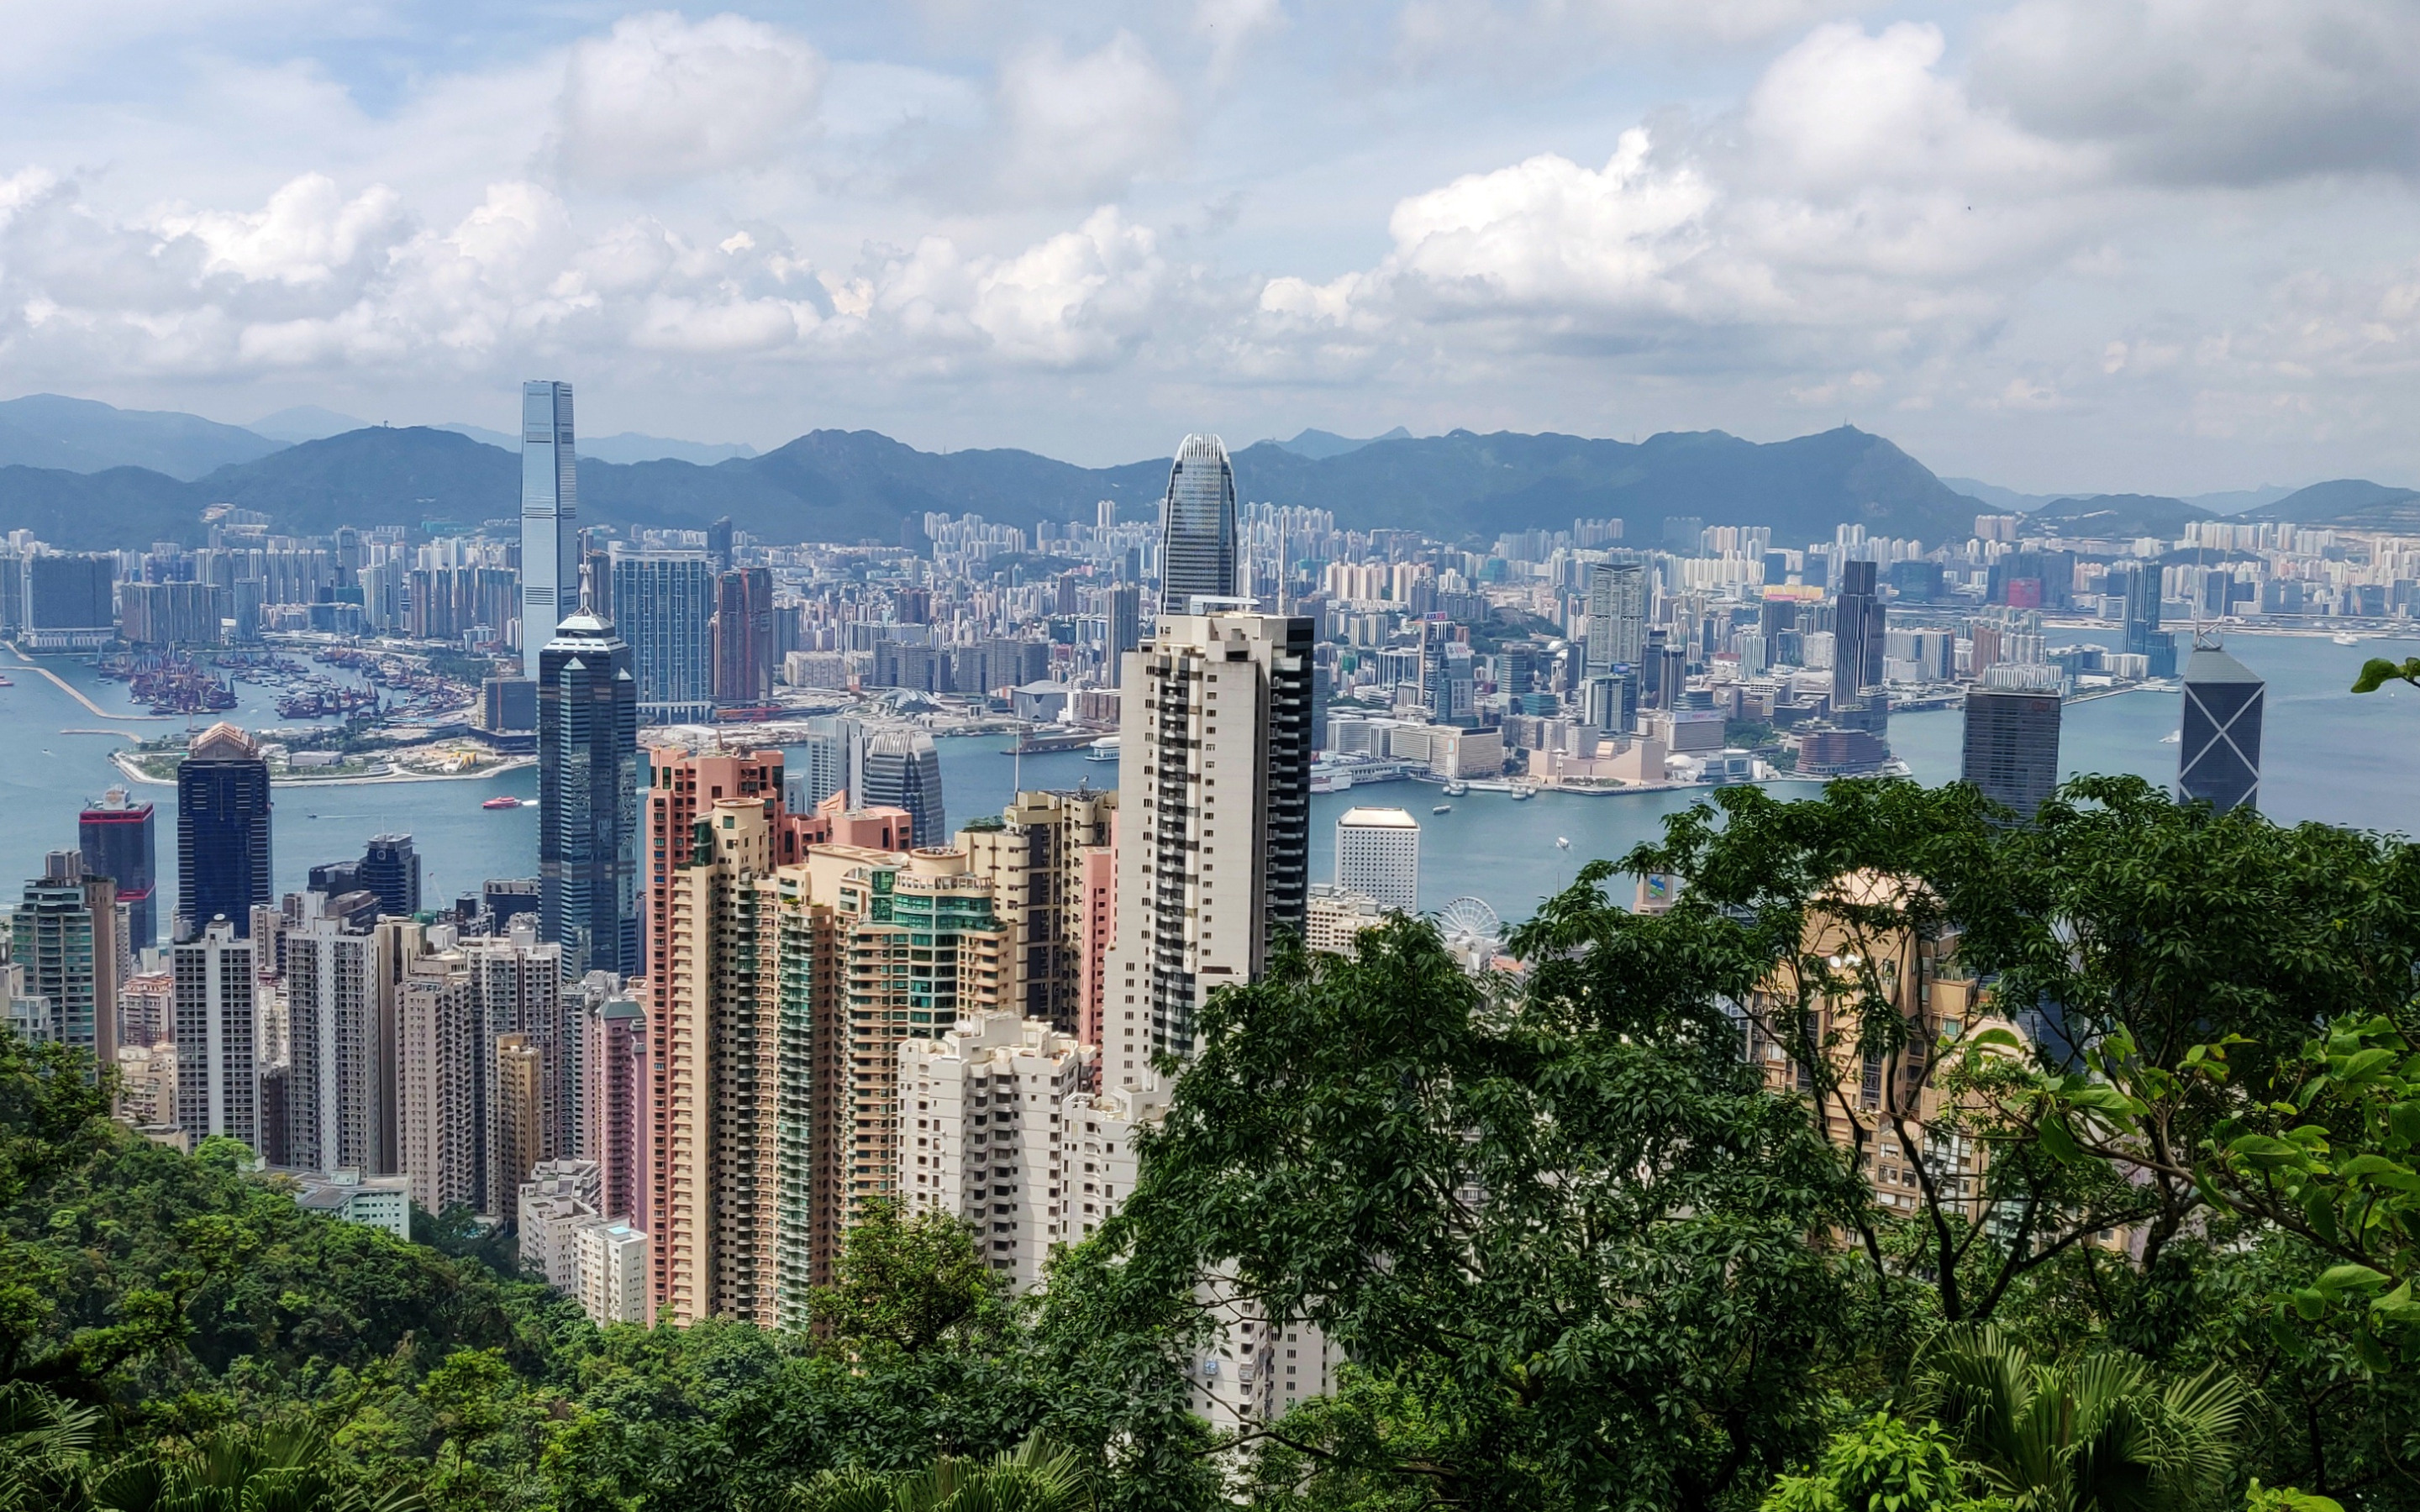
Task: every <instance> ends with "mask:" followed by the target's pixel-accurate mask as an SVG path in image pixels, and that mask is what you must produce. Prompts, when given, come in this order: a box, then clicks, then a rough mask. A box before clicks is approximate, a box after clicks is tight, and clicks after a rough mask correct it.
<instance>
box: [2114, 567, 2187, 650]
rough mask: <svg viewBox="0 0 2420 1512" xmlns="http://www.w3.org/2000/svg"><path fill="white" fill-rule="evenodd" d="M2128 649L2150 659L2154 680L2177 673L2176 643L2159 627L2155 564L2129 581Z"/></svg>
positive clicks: (2157, 586) (2157, 585) (2156, 568)
mask: <svg viewBox="0 0 2420 1512" xmlns="http://www.w3.org/2000/svg"><path fill="white" fill-rule="evenodd" d="M2126 650H2127V651H2128V652H2129V653H2130V654H2131V655H2133V656H2143V657H2146V658H2148V659H2149V662H2150V668H2149V674H2150V675H2151V676H2153V677H2174V676H2175V675H2176V674H2177V640H2176V637H2175V636H2174V635H2172V634H2170V633H2168V632H2167V631H2164V630H2163V629H2161V628H2160V569H2159V567H2158V566H2157V565H2155V564H2152V563H2145V564H2144V565H2142V566H2139V567H2136V568H2135V569H2134V570H2133V572H2132V573H2130V574H2128V575H2127V578H2126Z"/></svg>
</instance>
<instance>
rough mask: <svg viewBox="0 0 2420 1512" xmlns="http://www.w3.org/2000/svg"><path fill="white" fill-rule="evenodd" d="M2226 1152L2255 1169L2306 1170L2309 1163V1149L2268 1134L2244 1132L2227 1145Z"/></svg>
mask: <svg viewBox="0 0 2420 1512" xmlns="http://www.w3.org/2000/svg"><path fill="white" fill-rule="evenodd" d="M2226 1152H2227V1153H2228V1154H2230V1155H2232V1156H2234V1157H2235V1158H2236V1159H2237V1160H2240V1161H2242V1162H2243V1164H2245V1165H2249V1166H2251V1167H2252V1168H2253V1169H2255V1170H2261V1171H2281V1170H2286V1169H2288V1168H2293V1169H2300V1170H2308V1169H2309V1168H2310V1165H2311V1155H2310V1151H2309V1150H2307V1149H2304V1148H2303V1147H2302V1146H2301V1145H2297V1144H2289V1143H2288V1142H2287V1141H2286V1140H2283V1139H2279V1138H2276V1137H2274V1136H2273V1135H2270V1134H2245V1135H2244V1136H2243V1137H2242V1138H2241V1139H2238V1140H2236V1141H2235V1142H2233V1143H2232V1144H2230V1145H2228V1146H2227V1147H2226Z"/></svg>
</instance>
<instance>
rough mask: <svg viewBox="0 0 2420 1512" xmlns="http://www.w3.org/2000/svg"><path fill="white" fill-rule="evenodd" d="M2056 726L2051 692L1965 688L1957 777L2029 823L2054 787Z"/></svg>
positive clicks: (2054, 699) (2056, 701) (2056, 707)
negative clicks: (1962, 758) (1961, 755)
mask: <svg viewBox="0 0 2420 1512" xmlns="http://www.w3.org/2000/svg"><path fill="white" fill-rule="evenodd" d="M2058 725H2059V699H2058V695H2057V694H2056V693H2033V692H2024V691H2020V690H2018V689H2016V688H2007V687H1970V688H1968V689H1967V690H1966V753H1965V762H1964V764H1963V765H1962V767H1961V769H1960V771H1959V777H1960V779H1961V780H1962V781H1965V782H1969V783H1972V784H1973V785H1974V786H1976V787H1978V788H1980V789H1982V790H1983V796H1985V797H1987V798H1989V799H1991V800H1992V801H1993V802H1994V803H2001V804H2006V805H2007V806H2008V807H2009V808H2011V809H2014V810H2016V811H2017V813H2018V815H2019V816H2020V817H2022V818H2025V819H2031V818H2032V817H2033V816H2034V810H2037V809H2040V807H2041V806H2042V801H2043V800H2044V799H2046V798H2048V797H2049V796H2050V795H2051V793H2052V791H2053V790H2054V789H2055V788H2056V787H2057V786H2058Z"/></svg>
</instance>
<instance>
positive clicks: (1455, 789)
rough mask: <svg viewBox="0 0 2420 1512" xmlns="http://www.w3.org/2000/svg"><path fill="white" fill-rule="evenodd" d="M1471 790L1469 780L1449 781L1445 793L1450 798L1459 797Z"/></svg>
mask: <svg viewBox="0 0 2420 1512" xmlns="http://www.w3.org/2000/svg"><path fill="white" fill-rule="evenodd" d="M1469 791H1470V784H1469V783H1467V782H1448V783H1447V784H1446V785H1445V795H1446V796H1447V797H1449V798H1459V797H1461V796H1462V795H1464V794H1466V793H1467V792H1469Z"/></svg>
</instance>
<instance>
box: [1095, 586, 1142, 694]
mask: <svg viewBox="0 0 2420 1512" xmlns="http://www.w3.org/2000/svg"><path fill="white" fill-rule="evenodd" d="M1104 603H1105V604H1106V606H1107V609H1108V619H1109V644H1108V645H1106V646H1104V647H1103V648H1102V650H1103V652H1104V653H1105V654H1106V656H1108V658H1109V667H1108V668H1107V671H1108V672H1109V686H1110V687H1118V686H1120V684H1121V683H1123V682H1124V680H1125V671H1126V653H1127V652H1129V651H1132V650H1133V649H1134V648H1135V647H1137V646H1139V645H1140V644H1142V590H1140V589H1139V588H1137V587H1136V586H1135V585H1134V584H1132V583H1118V584H1116V585H1115V586H1113V587H1111V588H1110V589H1109V593H1108V594H1107V595H1106V596H1105V598H1104Z"/></svg>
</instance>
